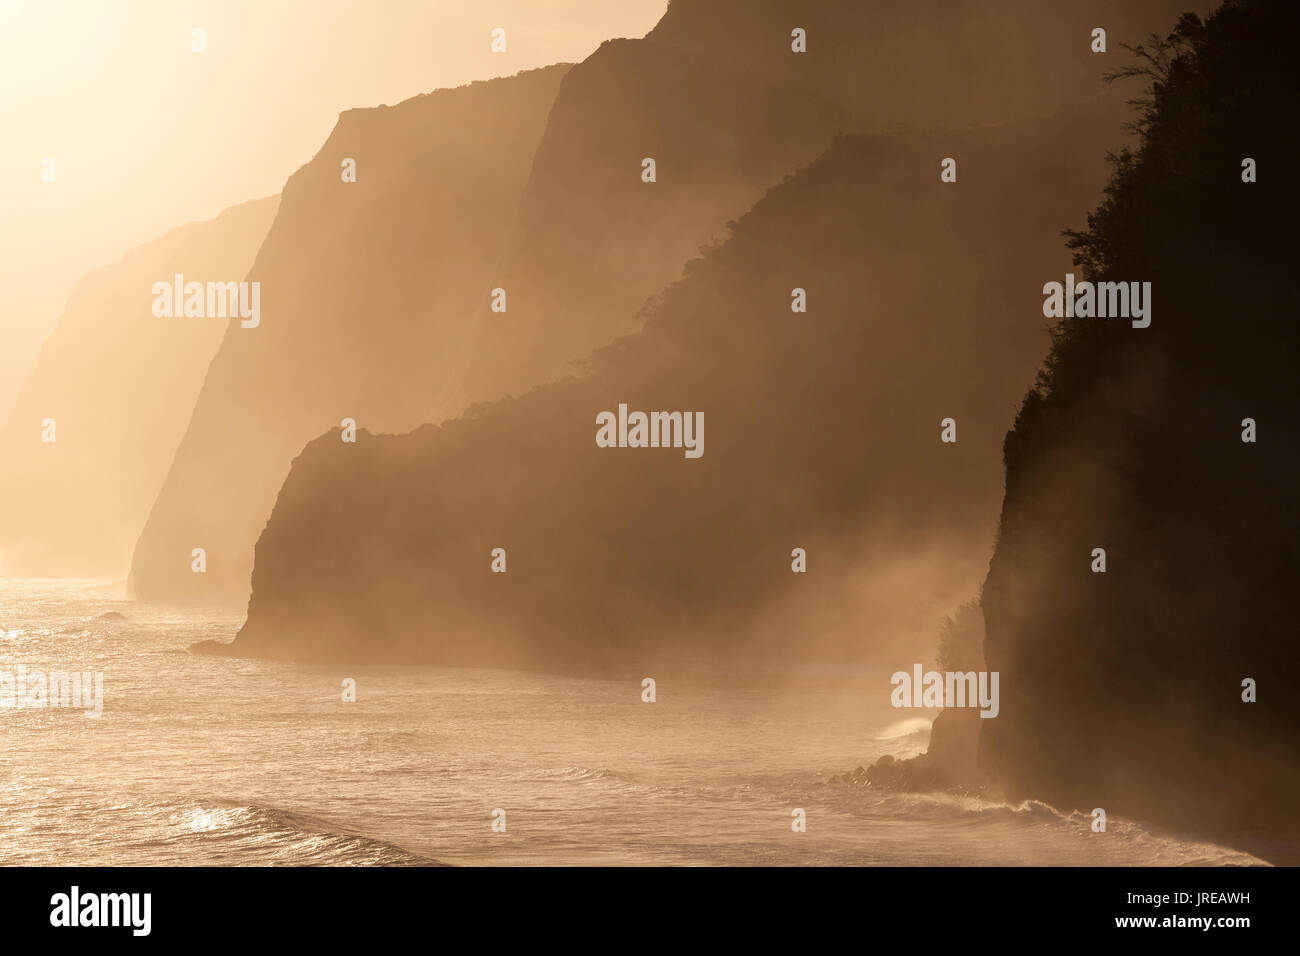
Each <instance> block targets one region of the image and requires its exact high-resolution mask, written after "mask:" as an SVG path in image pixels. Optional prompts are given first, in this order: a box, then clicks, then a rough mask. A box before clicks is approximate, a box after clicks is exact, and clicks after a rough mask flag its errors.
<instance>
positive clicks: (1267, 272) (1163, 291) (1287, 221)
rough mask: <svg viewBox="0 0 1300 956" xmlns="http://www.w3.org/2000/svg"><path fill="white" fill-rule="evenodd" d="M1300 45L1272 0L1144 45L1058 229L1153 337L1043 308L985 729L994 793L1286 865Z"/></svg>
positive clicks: (1297, 16) (1295, 662)
mask: <svg viewBox="0 0 1300 956" xmlns="http://www.w3.org/2000/svg"><path fill="white" fill-rule="evenodd" d="M1298 46H1300V13H1298V12H1297V10H1296V8H1295V6H1294V5H1293V4H1287V3H1281V2H1265V0H1251V2H1245V0H1242V2H1237V0H1233V2H1228V3H1225V4H1224V6H1223V7H1222V8H1221V9H1220V10H1219V11H1217V12H1216V13H1215V14H1214V15H1213V16H1212V17H1211V18H1210V19H1209V20H1208V21H1206V22H1205V23H1204V24H1202V23H1201V22H1200V21H1198V20H1195V19H1194V18H1190V19H1184V20H1183V21H1181V23H1180V26H1179V29H1178V31H1177V32H1176V34H1175V37H1174V42H1173V44H1172V46H1170V47H1168V48H1167V49H1166V50H1164V51H1163V52H1161V51H1157V56H1156V59H1155V60H1154V61H1153V63H1154V67H1153V68H1154V70H1155V73H1154V75H1155V77H1156V86H1155V92H1154V95H1153V97H1152V99H1151V100H1150V101H1149V103H1148V104H1147V105H1146V106H1144V107H1143V108H1142V111H1141V115H1140V122H1141V125H1142V127H1143V129H1144V136H1143V140H1142V144H1141V147H1140V149H1138V150H1137V151H1136V152H1134V153H1132V154H1129V153H1125V154H1122V155H1121V156H1120V158H1119V160H1118V161H1117V164H1116V167H1115V173H1114V178H1113V180H1112V182H1111V185H1110V186H1109V188H1108V191H1107V198H1106V200H1105V202H1103V203H1102V205H1101V206H1100V207H1099V208H1098V209H1097V211H1096V212H1095V213H1093V215H1092V216H1090V217H1089V223H1088V229H1087V230H1086V231H1084V232H1083V233H1080V234H1078V235H1077V236H1076V237H1075V239H1074V241H1073V245H1074V247H1075V250H1076V253H1077V255H1078V266H1077V269H1076V271H1078V272H1080V273H1081V276H1080V277H1081V278H1082V276H1083V275H1086V276H1088V277H1089V278H1090V279H1093V280H1098V281H1137V280H1142V281H1150V282H1151V283H1152V315H1151V325H1150V327H1149V328H1144V329H1136V328H1133V327H1132V326H1131V325H1130V323H1129V322H1126V321H1122V320H1118V321H1117V320H1107V319H1097V318H1074V319H1066V320H1064V322H1063V323H1062V326H1061V328H1060V329H1059V330H1058V332H1057V334H1056V341H1055V345H1054V348H1053V350H1052V352H1051V355H1050V357H1049V359H1048V362H1047V364H1046V367H1045V369H1044V371H1043V373H1042V375H1041V376H1040V379H1039V383H1038V385H1037V387H1036V388H1035V389H1034V390H1033V391H1031V392H1030V393H1029V395H1028V397H1027V398H1026V400H1025V402H1024V406H1023V408H1022V409H1021V411H1020V414H1019V417H1018V418H1017V421H1016V424H1015V427H1014V429H1013V430H1012V431H1011V432H1010V433H1009V434H1008V435H1007V438H1006V443H1005V460H1006V498H1005V503H1004V506H1003V512H1002V519H1001V526H1000V530H999V537H998V544H997V548H996V551H995V553H994V556H993V559H992V562H991V565H990V568H989V574H988V579H987V582H986V583H985V586H984V592H983V606H984V612H985V619H986V624H987V635H988V637H987V645H986V650H987V656H988V666H989V667H990V668H991V669H994V670H998V671H1000V672H1001V686H1002V710H1001V714H1000V716H999V717H998V718H997V719H996V720H990V721H985V726H984V727H982V728H981V731H982V739H981V764H982V767H983V768H984V770H986V771H987V772H989V773H990V774H992V775H994V776H996V778H997V779H998V780H999V781H1000V782H1001V784H1002V786H1004V787H1005V788H1006V790H1007V792H1008V793H1009V794H1010V795H1012V796H1024V795H1028V796H1034V797H1037V798H1040V799H1046V800H1049V801H1051V802H1053V803H1055V804H1056V805H1058V806H1061V807H1063V808H1079V809H1083V810H1085V811H1091V810H1092V809H1093V808H1096V807H1101V808H1104V809H1105V810H1106V811H1107V812H1108V813H1114V814H1125V815H1129V816H1137V817H1140V818H1145V819H1149V820H1154V821H1157V822H1160V823H1164V824H1167V825H1173V826H1178V827H1182V828H1187V829H1190V830H1193V831H1195V832H1200V833H1207V834H1211V835H1214V836H1217V837H1232V838H1235V839H1241V840H1249V839H1251V838H1252V835H1253V836H1257V837H1263V838H1264V839H1265V841H1266V842H1265V843H1264V844H1262V845H1253V848H1254V849H1255V851H1256V852H1260V853H1262V854H1263V855H1265V856H1266V857H1267V858H1270V859H1291V860H1294V859H1296V858H1298V855H1297V853H1296V849H1297V839H1298V838H1300V827H1298V826H1297V823H1296V817H1295V807H1296V806H1297V804H1300V752H1298V750H1297V742H1298V741H1300V732H1298V731H1300V701H1298V700H1297V698H1296V696H1295V694H1293V693H1292V688H1294V687H1295V686H1296V681H1297V679H1300V655H1298V654H1297V652H1296V636H1295V611H1294V607H1293V605H1294V601H1293V598H1292V595H1291V593H1290V589H1289V588H1288V587H1287V585H1286V582H1289V581H1293V580H1294V579H1295V576H1296V573H1297V570H1300V555H1298V554H1297V541H1298V540H1300V537H1298V536H1297V531H1300V528H1298V527H1297V508H1296V503H1295V488H1296V486H1297V479H1298V478H1300V474H1298V467H1297V466H1298V465H1300V461H1298V457H1297V456H1298V453H1297V449H1298V448H1300V443H1298V439H1300V435H1298V434H1297V430H1298V428H1300V424H1298V416H1297V411H1298V409H1297V406H1296V393H1295V384H1294V374H1295V370H1294V364H1295V360H1296V355H1297V354H1298V351H1297V344H1300V343H1298V341H1297V332H1296V326H1295V322H1294V318H1293V316H1292V314H1291V305H1292V303H1291V295H1290V291H1289V285H1290V283H1289V276H1290V275H1291V274H1292V273H1293V271H1294V264H1295V262H1296V258H1297V254H1300V249H1298V248H1297V238H1296V237H1297V234H1296V231H1295V226H1294V222H1295V219H1296V214H1297V212H1298V211H1300V209H1298V208H1297V199H1298V198H1300V197H1298V195H1297V188H1296V185H1295V181H1294V179H1293V177H1291V176H1289V175H1288V174H1287V172H1286V165H1287V164H1288V163H1289V161H1290V160H1289V157H1291V156H1294V155H1295V153H1296V148H1297V145H1298V143H1297V131H1296V126H1295V123H1294V121H1293V117H1292V116H1291V115H1290V114H1291V112H1292V105H1293V104H1294V103H1295V102H1296V98H1297V95H1298V94H1300V82H1298V80H1297V73H1296V70H1295V63H1296V62H1297V54H1298V53H1300V49H1298ZM1153 49H1154V48H1153ZM1247 160H1250V161H1251V162H1253V163H1255V164H1257V167H1258V170H1257V178H1258V181H1243V180H1244V177H1246V175H1247V169H1246V166H1247V165H1248V164H1247ZM1247 419H1249V420H1251V421H1250V422H1247ZM1252 423H1253V424H1252ZM1255 429H1257V431H1255ZM1252 433H1253V434H1252ZM1250 437H1253V438H1254V440H1253V441H1251V440H1243V438H1250ZM1094 549H1104V551H1105V561H1106V565H1105V570H1104V573H1103V572H1101V571H1100V570H1099V566H1098V564H1097V560H1098V557H1097V555H1096V553H1095V552H1094ZM1247 679H1250V680H1253V681H1255V682H1256V683H1257V694H1258V699H1257V702H1254V703H1249V702H1246V701H1245V700H1243V695H1244V694H1246V689H1245V688H1244V686H1243V685H1244V682H1245V681H1247Z"/></svg>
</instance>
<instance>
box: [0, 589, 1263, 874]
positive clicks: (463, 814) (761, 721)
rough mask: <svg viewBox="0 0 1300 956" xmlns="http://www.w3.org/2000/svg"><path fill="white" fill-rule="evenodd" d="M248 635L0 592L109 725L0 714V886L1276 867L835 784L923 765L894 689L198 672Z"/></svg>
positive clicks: (1, 646) (12, 664)
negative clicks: (542, 867)
mask: <svg viewBox="0 0 1300 956" xmlns="http://www.w3.org/2000/svg"><path fill="white" fill-rule="evenodd" d="M241 623H242V614H239V613H235V612H231V611H230V610H227V609H189V608H177V607H165V606H158V605H150V604H144V603H139V602H133V601H127V600H125V599H124V597H123V594H122V591H121V586H120V584H105V583H103V582H91V581H52V580H17V579H8V580H0V674H4V673H10V674H13V673H15V672H16V670H17V668H18V667H19V665H22V666H24V667H25V668H26V669H27V671H28V672H29V673H30V672H33V671H35V670H39V669H44V670H46V671H48V670H66V671H91V672H95V671H98V672H102V673H103V675H104V691H103V714H102V716H100V717H98V718H94V719H90V718H87V717H86V716H85V715H84V713H83V712H82V711H81V710H80V709H75V708H64V707H57V708H56V707H46V708H28V707H24V706H17V704H16V703H15V704H14V705H12V706H0V740H2V741H3V747H2V748H0V864H3V865H24V864H29V865H78V866H89V865H115V866H134V865H167V866H172V865H223V866H224V865H232V866H233V865H325V866H329V865H339V866H343V865H346V866H369V865H392V866H405V865H433V864H439V863H441V864H451V865H487V866H512V865H533V864H552V865H610V864H613V865H619V864H621V865H658V864H670V865H769V864H789V865H811V864H823V865H824V864H830V865H840V864H849V865H881V864H883V865H912V864H916V865H934V864H939V865H943V864H994V865H996V864H1014V865H1128V864H1141V865H1182V864H1188V865H1222V864H1254V863H1259V862H1261V861H1259V860H1258V859H1256V858H1255V857H1253V856H1250V855H1249V854H1246V853H1241V852H1238V851H1235V850H1231V849H1227V848H1224V847H1220V846H1216V845H1214V844H1211V843H1206V842H1204V841H1200V840H1194V839H1188V838H1184V837H1181V836H1179V835H1178V834H1173V833H1163V832H1153V831H1151V830H1149V829H1146V828H1143V827H1142V826H1139V825H1138V824H1136V823H1134V822H1131V821H1126V820H1123V819H1120V818H1117V817H1114V816H1112V817H1110V819H1109V820H1108V827H1107V832H1106V833H1104V834H1098V833H1093V832H1091V829H1090V827H1089V822H1090V820H1091V818H1090V817H1085V816H1083V815H1082V814H1079V813H1073V814H1068V813H1061V812H1058V811H1057V810H1055V809H1053V808H1052V807H1049V806H1047V805H1045V804H1042V803H1037V802H1034V801H1028V802H1025V803H1022V804H1018V805H1008V804H1004V803H997V802H991V801H985V800H979V799H974V798H968V797H957V796H948V795H941V794H898V793H887V792H877V791H873V790H870V789H868V788H866V787H864V786H859V785H852V784H845V783H830V782H828V781H829V780H830V779H831V778H832V777H833V776H835V775H838V774H843V773H845V772H846V771H851V770H853V769H854V768H855V767H858V766H860V765H862V766H865V765H869V764H870V763H871V762H872V761H873V760H875V759H876V758H877V757H879V756H881V755H883V754H886V753H888V754H893V755H895V756H896V757H906V756H911V755H913V754H916V753H920V752H922V751H923V750H924V749H925V746H926V742H927V739H928V733H929V721H928V719H926V718H921V717H918V716H916V712H912V711H891V710H889V709H888V708H886V709H885V710H884V711H882V710H880V709H879V708H878V707H868V706H866V705H865V703H864V701H865V700H866V699H867V698H870V699H872V700H875V699H879V698H881V697H883V696H886V695H887V688H886V689H885V690H884V691H877V692H876V693H874V694H868V693H867V692H866V691H864V689H863V688H862V687H860V686H859V687H855V686H853V684H852V683H851V682H849V683H846V684H841V685H838V686H837V689H834V690H830V691H828V690H827V689H826V688H825V687H819V686H815V684H813V683H809V684H807V685H806V686H805V685H804V684H801V683H799V682H792V683H789V684H782V685H771V684H768V685H764V684H763V682H761V681H758V682H755V681H753V680H748V679H740V678H737V679H736V680H734V681H729V680H720V679H713V680H709V681H707V682H701V683H691V682H681V683H677V682H671V681H670V682H661V683H660V684H659V686H658V688H657V697H658V699H657V701H656V702H655V703H653V704H647V703H643V702H642V700H641V686H640V676H641V675H633V676H631V677H630V678H629V679H628V680H626V681H618V680H593V679H586V678H574V677H561V676H555V675H544V674H534V673H526V672H519V671H508V670H467V669H449V668H435V667H401V668H399V667H357V668H339V667H337V666H330V667H324V666H314V665H306V664H294V663H286V662H281V661H259V660H241V659H236V658H226V657H211V656H203V655H196V654H192V653H190V652H189V650H188V649H189V647H190V645H192V644H194V643H195V642H197V641H201V640H207V639H215V640H219V641H229V640H230V639H232V638H233V637H234V635H235V632H236V631H237V630H238V628H239V626H240V624H241ZM349 677H350V678H352V679H354V680H355V681H356V687H357V700H356V702H354V703H345V702H343V700H342V682H343V680H344V678H349ZM900 714H902V715H906V716H904V718H903V719H899V717H900ZM795 808H799V809H802V810H804V812H805V814H806V820H807V829H806V832H801V833H796V832H794V831H793V830H792V828H791V821H792V819H793V818H792V811H793V810H794V809H795ZM497 809H502V810H504V811H505V824H506V826H505V832H494V831H493V828H492V821H493V811H494V810H497Z"/></svg>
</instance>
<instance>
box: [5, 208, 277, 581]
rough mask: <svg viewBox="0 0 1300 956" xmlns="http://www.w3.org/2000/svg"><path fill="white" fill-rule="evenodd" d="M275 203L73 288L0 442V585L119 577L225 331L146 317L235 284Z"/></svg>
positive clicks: (173, 238) (242, 211)
mask: <svg viewBox="0 0 1300 956" xmlns="http://www.w3.org/2000/svg"><path fill="white" fill-rule="evenodd" d="M278 205H279V197H272V198H269V199H259V200H256V201H254V202H248V203H243V204H242V205H239V206H235V207H233V208H231V209H227V210H226V211H225V212H223V213H222V214H221V215H220V216H218V217H217V218H215V219H213V220H211V221H208V222H196V223H190V224H188V225H185V226H180V227H178V228H176V229H173V230H171V231H170V232H168V233H167V234H166V235H165V236H163V237H162V238H160V239H157V240H155V241H153V242H150V243H148V244H146V245H143V246H140V247H138V248H136V249H133V250H131V252H129V253H127V255H126V256H124V257H123V258H122V260H121V261H120V262H117V263H114V264H113V265H111V266H105V267H104V268H102V269H98V270H96V271H95V272H92V273H90V274H89V275H87V276H86V277H85V278H83V279H82V280H81V281H80V282H78V283H77V285H76V287H75V288H74V289H73V291H72V295H71V296H70V297H69V299H68V304H67V308H66V309H65V311H64V313H63V316H62V317H61V318H60V319H59V322H58V325H57V326H56V327H55V329H54V331H53V332H52V333H51V334H50V337H49V338H48V339H47V340H46V342H45V344H44V346H43V347H42V349H41V352H40V355H39V357H38V359H37V361H36V365H35V367H34V368H33V370H32V372H31V374H30V375H29V376H28V378H27V380H26V382H25V383H24V384H23V386H22V389H21V391H20V392H19V394H18V398H17V400H16V401H15V403H14V408H13V411H12V412H11V413H10V416H9V419H8V422H7V423H6V424H5V427H4V429H3V431H0V447H3V448H4V456H3V459H2V462H0V574H5V575H12V576H20V577H21V576H32V577H78V576H84V577H117V576H121V575H124V574H125V573H126V570H127V567H128V566H129V565H130V561H131V549H132V547H133V545H134V544H135V540H136V538H137V536H138V535H139V533H140V527H141V526H142V525H143V524H144V520H145V517H146V516H147V515H148V514H149V508H150V506H151V505H152V504H153V502H154V499H155V497H156V496H157V494H158V489H159V487H161V485H162V482H163V477H164V476H165V475H166V473H167V467H168V465H169V463H170V462H171V459H172V455H173V454H174V453H175V451H176V446H177V445H178V444H179V443H180V440H181V436H182V435H183V434H184V432H185V427H186V425H187V424H188V423H189V420H190V410H191V409H192V408H193V407H194V400H195V397H196V396H197V395H198V393H199V389H200V388H201V387H202V385H203V377H204V375H205V373H206V372H207V369H208V363H209V362H210V361H211V360H212V356H213V354H214V353H215V352H216V350H217V346H218V344H219V343H220V342H221V337H222V335H223V334H224V332H225V330H226V325H227V322H226V321H224V320H222V319H213V318H197V317H189V318H186V317H183V316H180V317H174V318H159V317H156V316H155V315H154V314H153V311H152V305H153V301H154V296H153V293H152V291H151V290H152V288H153V284H154V283H155V282H160V281H165V282H171V281H172V278H173V276H174V275H175V274H176V273H178V272H181V273H185V274H186V275H187V276H188V277H189V278H191V279H196V280H200V281H207V280H214V281H215V280H230V281H238V280H239V279H241V278H242V277H243V276H244V274H245V273H246V272H247V271H248V267H249V265H250V264H251V263H252V261H253V257H254V255H256V253H257V247H258V246H259V245H261V242H262V240H263V239H264V238H265V236H266V231H267V229H268V228H269V226H270V224H271V220H272V219H273V218H274V216H275V211H276V207H277V206H278ZM46 419H53V420H54V424H53V429H54V431H53V437H54V439H55V440H54V441H52V442H47V441H43V440H42V437H43V433H44V432H45V431H46V429H45V428H44V427H43V426H42V422H44V421H45V420H46ZM47 437H48V436H47Z"/></svg>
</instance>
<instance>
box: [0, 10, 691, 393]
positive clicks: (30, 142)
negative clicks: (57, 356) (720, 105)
mask: <svg viewBox="0 0 1300 956" xmlns="http://www.w3.org/2000/svg"><path fill="white" fill-rule="evenodd" d="M666 7H667V0H0V126H2V127H3V135H0V283H2V285H3V300H4V303H5V304H4V309H3V318H2V319H0V417H3V416H4V415H5V414H7V412H8V409H9V405H10V402H11V400H12V398H13V394H14V392H15V391H16V389H17V387H18V385H19V383H20V381H21V379H22V377H23V376H25V374H26V372H27V371H28V370H29V368H30V365H31V363H32V361H33V359H34V357H35V353H36V350H37V349H38V348H39V345H40V342H41V341H42V339H43V338H44V336H45V335H46V334H47V333H48V332H49V330H50V329H51V328H52V327H53V324H54V322H55V321H56V319H57V317H58V315H59V313H60V312H61V311H62V308H63V304H64V302H65V301H66V299H67V295H68V292H69V291H70V289H71V287H72V285H73V283H74V282H75V281H76V280H77V279H78V278H79V277H81V276H82V275H84V274H85V273H86V272H88V271H90V270H92V269H94V268H97V267H99V266H101V265H106V264H108V263H110V262H113V261H115V260H117V259H119V258H120V257H121V256H122V255H123V254H124V253H125V252H126V251H127V250H128V249H130V248H132V247H133V246H137V245H139V244H141V243H143V242H147V241H149V240H152V239H155V238H157V237H158V236H160V235H162V234H163V233H165V232H166V231H167V230H168V229H170V228H171V227H173V226H177V225H180V224H182V223H185V222H191V221H194V220H198V219H209V218H212V217H213V216H215V215H217V214H218V213H219V212H221V210H223V209H225V208H227V207H228V206H231V205H234V204H236V203H239V202H243V201H245V200H248V199H254V198H258V197H261V196H268V195H272V194H274V193H276V192H279V190H280V188H281V186H282V185H283V183H284V181H285V179H287V178H288V176H289V175H290V174H291V173H292V172H293V171H294V170H295V169H297V168H298V167H299V166H301V165H302V164H303V163H305V162H307V161H308V160H309V159H310V158H311V157H312V155H314V154H315V152H316V150H317V149H318V148H319V147H320V145H321V144H322V143H323V142H324V140H325V138H326V137H327V136H328V135H329V132H330V130H331V128H332V127H333V125H334V122H335V120H336V118H337V116H338V114H339V113H340V112H342V111H343V110H345V109H350V108H353V107H358V106H374V105H377V104H381V103H397V102H400V101H401V100H404V99H406V98H408V97H410V96H414V95H416V94H418V93H424V92H428V91H430V90H433V89H438V88H440V87H448V86H459V85H461V84H463V83H468V82H470V81H472V80H476V79H486V78H489V77H494V76H508V75H510V74H513V73H517V72H518V71H519V70H523V69H531V68H533V67H538V66H544V65H546V64H549V63H556V62H576V61H579V60H582V59H584V58H585V57H586V56H587V55H588V54H590V53H591V52H592V51H593V50H594V49H595V48H596V47H597V46H599V45H600V43H601V41H603V40H605V39H609V38H611V37H620V36H643V35H644V34H645V33H646V32H647V31H649V30H650V28H651V27H653V26H654V24H655V23H656V21H658V19H659V18H660V17H661V16H662V15H663V12H664V10H665V8H666ZM196 27H200V28H202V29H203V30H205V31H206V45H207V52H205V53H202V54H198V53H194V52H193V51H192V49H191V37H192V31H193V30H194V28H196ZM495 27H502V28H504V29H505V30H506V36H507V51H506V52H505V53H492V52H491V49H490V43H491V31H492V30H493V29H494V28H495ZM46 157H49V158H52V159H54V160H55V163H56V167H55V168H56V175H57V180H56V181H55V182H54V183H44V182H42V181H41V168H42V161H43V160H44V159H45V158H46Z"/></svg>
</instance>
